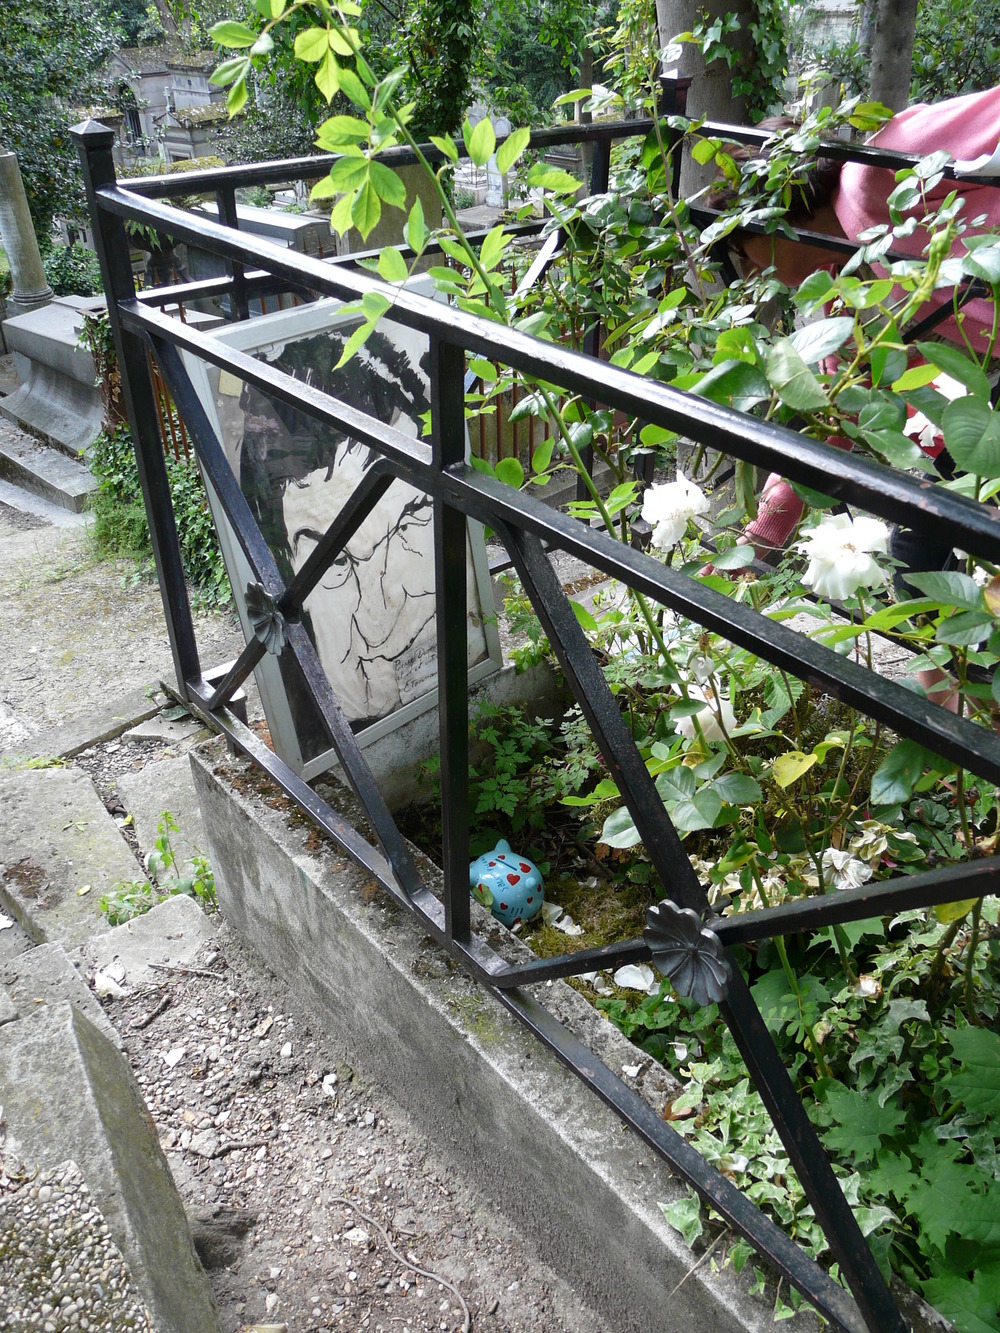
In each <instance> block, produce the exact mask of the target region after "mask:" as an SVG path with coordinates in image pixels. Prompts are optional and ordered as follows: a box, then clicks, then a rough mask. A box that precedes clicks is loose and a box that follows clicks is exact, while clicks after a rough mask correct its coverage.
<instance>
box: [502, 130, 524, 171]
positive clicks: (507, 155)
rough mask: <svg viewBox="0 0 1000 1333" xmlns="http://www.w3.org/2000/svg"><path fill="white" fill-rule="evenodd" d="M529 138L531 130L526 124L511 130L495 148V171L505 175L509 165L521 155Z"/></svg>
mask: <svg viewBox="0 0 1000 1333" xmlns="http://www.w3.org/2000/svg"><path fill="white" fill-rule="evenodd" d="M530 138H531V130H530V129H528V127H527V126H522V127H521V128H520V129H517V130H512V131H511V133H510V134H508V135H507V138H506V139H504V141H503V143H502V144H501V145H500V147H499V148H498V149H497V171H499V172H500V174H501V175H506V174H507V172H508V171H510V169H511V167H512V166H513V165H514V163H515V162H517V161H518V159H519V158H520V157H521V154H522V153H523V152H524V150H525V149H526V148H527V146H528V140H529V139H530Z"/></svg>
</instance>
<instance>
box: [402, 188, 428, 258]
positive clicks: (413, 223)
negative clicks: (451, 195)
mask: <svg viewBox="0 0 1000 1333" xmlns="http://www.w3.org/2000/svg"><path fill="white" fill-rule="evenodd" d="M429 234H430V233H429V232H428V230H427V223H426V222H425V221H424V206H423V204H422V203H421V202H420V197H419V195H418V196H417V198H416V199H414V201H413V207H412V208H411V209H410V216H409V217H408V218H407V219H406V244H407V245H408V246H409V247H410V249H411V250H413V251H414V253H416V254H420V252H421V251H422V250H423V248H424V246H425V245H426V244H427V238H428V236H429Z"/></svg>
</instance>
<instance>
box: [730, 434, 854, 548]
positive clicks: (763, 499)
mask: <svg viewBox="0 0 1000 1333" xmlns="http://www.w3.org/2000/svg"><path fill="white" fill-rule="evenodd" d="M827 444H832V445H835V446H836V448H838V449H850V448H851V441H850V440H849V439H848V438H847V436H846V435H835V436H833V437H832V438H831V439H829V440H827ZM803 508H804V506H803V504H802V501H801V500H800V499H799V497H798V496H797V495H796V494H795V491H794V489H793V488H792V483H791V482H790V481H786V480H785V478H784V477H782V476H780V475H779V474H778V473H777V472H772V473H771V475H770V476H769V477H768V479H767V481H765V482H764V489H763V490H762V491H761V494H760V500H759V501H758V504H757V517H756V518H755V519H754V521H753V522H752V523H748V524H747V526H746V527H745V528H744V529H743V535H742V537H741V538H740V543H741V544H742V545H747V544H752V545H753V548H754V550H755V551H756V552H757V554H758V555H759V556H762V555H764V554H765V553H766V552H767V551H781V550H783V549H784V548H785V546H787V544H788V539H789V537H791V535H792V533H793V532H794V531H795V529H796V527H797V526H798V523H799V520H800V519H801V517H802V510H803Z"/></svg>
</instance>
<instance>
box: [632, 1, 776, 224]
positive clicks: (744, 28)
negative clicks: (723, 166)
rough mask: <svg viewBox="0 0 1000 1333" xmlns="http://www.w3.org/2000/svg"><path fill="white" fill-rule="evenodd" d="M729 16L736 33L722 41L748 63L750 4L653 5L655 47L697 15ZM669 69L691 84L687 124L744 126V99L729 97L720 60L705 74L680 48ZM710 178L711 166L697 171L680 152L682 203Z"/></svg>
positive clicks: (700, 62)
mask: <svg viewBox="0 0 1000 1333" xmlns="http://www.w3.org/2000/svg"><path fill="white" fill-rule="evenodd" d="M732 12H735V13H736V14H737V15H738V17H739V20H740V27H739V31H738V32H735V33H732V34H731V35H730V36H729V37H728V38H727V41H728V42H729V43H730V44H731V45H732V47H733V48H734V49H736V50H737V51H738V52H739V53H740V55H741V57H743V58H744V59H749V58H750V52H751V49H752V46H751V38H750V30H749V29H750V23H751V21H752V20H753V17H754V5H753V0H707V3H705V4H697V3H695V0H656V26H657V30H658V33H659V39H660V45H661V46H666V45H667V43H668V42H669V41H671V39H672V38H674V37H676V36H677V34H678V33H680V32H687V31H689V30H690V29H691V28H693V27H694V25H695V24H696V23H697V22H698V20H699V18H700V17H701V16H702V15H706V16H707V18H708V21H709V22H711V21H712V20H713V19H716V18H719V17H725V15H726V14H728V13H732ZM673 68H676V69H677V71H678V72H679V73H680V74H688V75H691V76H692V79H693V82H692V84H691V87H690V89H689V91H688V97H687V115H688V116H689V117H690V118H691V119H692V120H696V119H698V118H699V117H700V116H705V117H707V118H708V119H709V120H723V121H727V122H728V123H729V124H731V125H745V124H748V123H749V120H748V117H747V107H746V98H745V97H735V96H734V95H733V83H732V73H731V71H730V69H729V66H728V64H727V63H726V62H725V61H724V60H713V61H712V63H711V64H710V65H709V66H708V67H707V68H706V65H705V61H704V59H703V58H702V54H701V52H700V51H699V50H698V49H697V47H695V46H692V45H690V44H689V43H687V42H685V43H684V45H683V46H682V47H681V56H680V59H679V60H678V61H677V63H676V65H675V66H673ZM716 174H717V173H716V171H715V168H714V166H713V165H712V163H708V165H707V166H699V165H698V163H697V162H694V161H693V160H692V159H691V155H690V153H688V152H687V151H685V153H684V161H683V163H682V166H681V196H682V198H685V199H686V198H688V197H690V196H691V195H692V194H694V193H696V191H698V190H700V189H702V188H703V187H704V186H705V185H708V184H709V182H710V181H712V180H714V179H715V176H716Z"/></svg>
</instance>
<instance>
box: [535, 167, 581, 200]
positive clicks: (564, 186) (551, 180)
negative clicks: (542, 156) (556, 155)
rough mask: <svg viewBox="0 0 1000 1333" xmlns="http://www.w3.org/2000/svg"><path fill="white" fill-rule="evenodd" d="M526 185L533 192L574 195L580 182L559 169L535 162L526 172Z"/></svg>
mask: <svg viewBox="0 0 1000 1333" xmlns="http://www.w3.org/2000/svg"><path fill="white" fill-rule="evenodd" d="M528 184H529V185H530V186H531V188H532V189H534V190H551V191H552V192H553V193H554V194H575V193H576V192H577V190H578V189H579V188H580V185H581V182H580V181H579V180H578V179H577V177H576V176H571V175H570V173H569V172H568V171H563V170H562V168H561V167H550V166H548V165H547V164H546V163H545V162H536V163H534V165H533V166H532V168H531V170H530V171H529V172H528Z"/></svg>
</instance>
